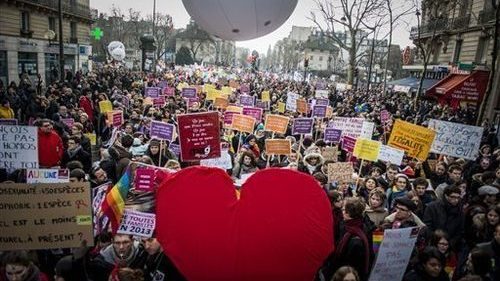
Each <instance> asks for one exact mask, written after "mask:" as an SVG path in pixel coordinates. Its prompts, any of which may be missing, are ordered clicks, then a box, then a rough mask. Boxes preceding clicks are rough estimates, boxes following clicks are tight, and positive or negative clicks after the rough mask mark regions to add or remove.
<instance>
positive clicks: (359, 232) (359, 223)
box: [335, 219, 370, 273]
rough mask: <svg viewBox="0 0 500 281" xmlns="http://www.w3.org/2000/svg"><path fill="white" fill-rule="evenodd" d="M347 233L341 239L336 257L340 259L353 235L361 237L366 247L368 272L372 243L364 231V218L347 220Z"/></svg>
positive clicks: (345, 222)
mask: <svg viewBox="0 0 500 281" xmlns="http://www.w3.org/2000/svg"><path fill="white" fill-rule="evenodd" d="M344 224H345V234H344V236H343V237H342V238H341V239H340V241H339V244H338V247H337V252H336V255H335V259H336V260H338V259H339V258H340V255H342V253H343V252H344V251H345V249H346V248H347V245H348V244H349V240H351V238H352V237H359V238H360V239H361V241H363V245H364V248H365V267H364V268H365V273H368V271H369V269H370V244H369V243H368V238H366V234H365V232H364V231H363V220H362V219H350V220H345V221H344Z"/></svg>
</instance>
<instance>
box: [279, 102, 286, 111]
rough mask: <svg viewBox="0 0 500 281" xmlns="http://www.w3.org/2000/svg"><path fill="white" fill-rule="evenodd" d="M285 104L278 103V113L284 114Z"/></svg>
mask: <svg viewBox="0 0 500 281" xmlns="http://www.w3.org/2000/svg"><path fill="white" fill-rule="evenodd" d="M285 109H286V104H285V103H284V102H278V112H279V113H285Z"/></svg>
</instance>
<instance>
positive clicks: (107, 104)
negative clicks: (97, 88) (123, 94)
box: [99, 100, 113, 114]
mask: <svg viewBox="0 0 500 281" xmlns="http://www.w3.org/2000/svg"><path fill="white" fill-rule="evenodd" d="M99 111H100V112H101V114H106V113H108V112H111V111H113V104H112V103H111V101H109V100H103V101H100V102H99Z"/></svg>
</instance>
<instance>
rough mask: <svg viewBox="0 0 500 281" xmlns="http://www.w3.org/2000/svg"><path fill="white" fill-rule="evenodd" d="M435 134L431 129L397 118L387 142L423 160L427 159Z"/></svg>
mask: <svg viewBox="0 0 500 281" xmlns="http://www.w3.org/2000/svg"><path fill="white" fill-rule="evenodd" d="M435 136H436V132H435V131H433V130H430V129H427V128H425V127H422V126H418V125H415V124H412V123H409V122H406V121H402V120H400V119H397V120H396V122H394V127H393V128H392V133H391V137H390V138H389V141H388V143H387V144H388V145H390V146H392V147H396V148H399V149H402V150H404V151H406V153H407V154H408V156H411V157H414V158H417V159H419V160H422V161H423V160H425V159H427V156H428V154H429V150H430V149H431V145H432V142H433V141H434V137H435Z"/></svg>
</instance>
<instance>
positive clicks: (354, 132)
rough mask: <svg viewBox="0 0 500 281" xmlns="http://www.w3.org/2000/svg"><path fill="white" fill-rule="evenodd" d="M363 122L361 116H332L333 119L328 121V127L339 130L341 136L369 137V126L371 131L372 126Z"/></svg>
mask: <svg viewBox="0 0 500 281" xmlns="http://www.w3.org/2000/svg"><path fill="white" fill-rule="evenodd" d="M364 122H366V121H365V120H364V119H363V118H350V117H334V118H333V121H332V122H330V123H329V127H333V128H335V129H338V130H341V131H342V136H341V137H342V138H344V137H345V136H348V137H352V138H358V137H364V138H367V139H371V137H372V136H371V132H370V127H371V128H372V132H373V126H372V125H370V124H366V125H364V124H363V123H364ZM371 124H373V123H371Z"/></svg>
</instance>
